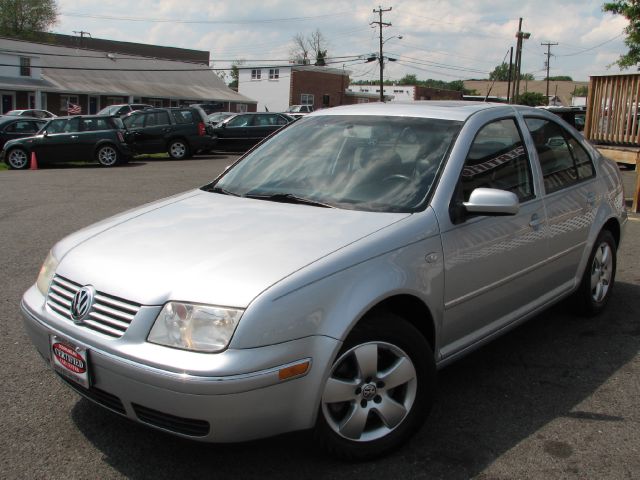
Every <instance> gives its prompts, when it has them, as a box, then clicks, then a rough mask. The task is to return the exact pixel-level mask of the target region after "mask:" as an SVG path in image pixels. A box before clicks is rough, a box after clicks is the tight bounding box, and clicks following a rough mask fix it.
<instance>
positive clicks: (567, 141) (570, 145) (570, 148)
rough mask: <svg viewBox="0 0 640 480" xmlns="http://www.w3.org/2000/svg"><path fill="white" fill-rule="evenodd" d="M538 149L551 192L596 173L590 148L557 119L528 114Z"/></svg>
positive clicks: (549, 191) (546, 188)
mask: <svg viewBox="0 0 640 480" xmlns="http://www.w3.org/2000/svg"><path fill="white" fill-rule="evenodd" d="M525 122H526V124H527V128H528V129H529V132H530V133H531V136H532V137H533V143H534V144H535V146H536V151H537V152H538V159H539V160H540V167H541V168H542V175H543V178H544V188H545V190H546V192H547V193H553V192H557V191H558V190H561V189H563V188H567V187H570V186H571V185H574V184H576V183H578V182H580V181H582V180H586V179H588V178H591V177H593V176H595V170H594V168H593V162H592V161H591V157H589V154H588V153H587V152H586V150H585V149H584V148H583V147H582V146H581V145H580V144H579V143H578V141H576V140H575V139H574V138H573V137H571V136H570V135H569V134H568V133H566V132H565V131H564V129H563V128H562V127H561V126H560V125H558V124H557V123H555V122H552V121H550V120H546V119H542V118H525Z"/></svg>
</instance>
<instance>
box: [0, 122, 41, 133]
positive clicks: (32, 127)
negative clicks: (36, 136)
mask: <svg viewBox="0 0 640 480" xmlns="http://www.w3.org/2000/svg"><path fill="white" fill-rule="evenodd" d="M39 129H40V127H39V126H38V124H37V123H36V122H29V121H19V122H13V123H12V124H11V125H9V126H8V127H7V128H5V129H4V131H5V132H7V133H36V132H37V131H38V130H39Z"/></svg>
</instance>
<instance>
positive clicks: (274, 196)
mask: <svg viewBox="0 0 640 480" xmlns="http://www.w3.org/2000/svg"><path fill="white" fill-rule="evenodd" d="M243 196H244V197H245V198H255V199H257V200H268V201H270V202H280V203H299V204H301V205H311V206H313V207H323V208H335V207H334V206H333V205H329V204H327V203H322V202H318V201H316V200H311V199H310V198H304V197H299V196H298V195H294V194H293V193H270V194H268V195H259V194H251V193H249V194H246V195H243Z"/></svg>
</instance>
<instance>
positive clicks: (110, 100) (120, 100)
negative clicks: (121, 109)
mask: <svg viewBox="0 0 640 480" xmlns="http://www.w3.org/2000/svg"><path fill="white" fill-rule="evenodd" d="M120 103H126V102H125V101H124V97H107V106H109V105H118V104H120Z"/></svg>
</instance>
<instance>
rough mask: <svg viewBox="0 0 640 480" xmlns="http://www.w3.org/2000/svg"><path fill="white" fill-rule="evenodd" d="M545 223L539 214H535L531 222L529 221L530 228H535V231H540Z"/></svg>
mask: <svg viewBox="0 0 640 480" xmlns="http://www.w3.org/2000/svg"><path fill="white" fill-rule="evenodd" d="M543 223H544V218H541V217H540V215H538V214H537V213H534V214H533V215H531V220H530V221H529V226H530V227H531V228H533V229H534V230H539V229H540V225H542V224H543Z"/></svg>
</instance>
